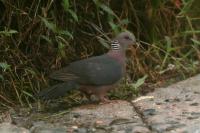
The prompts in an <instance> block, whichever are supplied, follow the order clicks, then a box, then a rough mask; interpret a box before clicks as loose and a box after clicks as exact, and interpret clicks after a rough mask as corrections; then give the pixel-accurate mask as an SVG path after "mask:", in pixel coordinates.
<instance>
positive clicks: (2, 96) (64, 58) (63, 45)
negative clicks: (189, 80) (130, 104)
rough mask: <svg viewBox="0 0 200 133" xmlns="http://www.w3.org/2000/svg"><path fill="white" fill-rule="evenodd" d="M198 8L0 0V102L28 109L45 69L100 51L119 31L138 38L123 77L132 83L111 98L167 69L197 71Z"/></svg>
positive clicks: (194, 2) (194, 3) (161, 1)
mask: <svg viewBox="0 0 200 133" xmlns="http://www.w3.org/2000/svg"><path fill="white" fill-rule="evenodd" d="M198 5H199V1H198V0H174V1H166V0H147V1H144V0H141V1H131V0H126V1H118V0H111V1H105V0H102V1H100V0H89V1H87V2H85V1H77V0H71V1H69V0H58V1H52V0H47V1H41V0H34V1H25V0H20V1H17V2H12V1H9V0H8V1H0V7H1V8H0V10H1V11H0V18H1V19H0V55H1V60H0V72H1V73H0V106H3V107H13V106H15V105H21V106H29V107H31V106H32V105H31V104H32V102H34V101H37V97H35V94H37V93H38V92H39V91H40V90H41V89H43V88H46V87H47V86H48V84H49V83H48V82H49V81H48V75H49V73H51V72H52V71H54V70H55V69H59V68H60V67H62V66H64V65H66V64H68V63H70V62H72V61H74V60H78V59H83V58H87V57H90V56H94V55H100V54H102V53H105V52H106V51H107V50H108V47H109V46H108V43H107V42H108V41H109V37H112V36H114V35H115V34H117V33H119V32H120V31H122V30H124V29H128V30H129V31H131V32H133V33H134V34H135V35H136V37H137V39H138V40H139V43H140V47H135V49H132V50H131V51H129V52H128V55H129V60H128V65H127V68H128V72H127V75H128V79H129V82H130V83H136V84H135V85H134V84H131V86H128V87H127V86H126V85H125V84H123V85H125V86H124V87H122V88H125V91H122V94H120V96H116V94H117V93H113V94H111V97H112V96H113V97H120V98H123V97H125V98H127V97H126V96H127V95H128V93H131V94H133V95H134V94H137V93H138V92H139V91H138V88H139V87H140V86H141V84H144V83H145V82H153V83H156V82H157V81H159V79H160V77H162V76H164V75H166V74H167V75H168V74H169V73H170V72H173V73H177V75H181V76H182V77H184V78H185V77H188V76H191V75H194V74H196V73H197V72H198V71H199V70H198V68H199V60H200V50H199V49H200V41H199V33H200V31H199V28H200V27H199V20H200V17H199V12H200V10H199V8H198ZM145 75H147V76H148V77H147V78H146V76H145ZM144 77H145V78H144ZM137 79H138V80H137ZM138 84H139V85H138ZM126 94H127V95H126Z"/></svg>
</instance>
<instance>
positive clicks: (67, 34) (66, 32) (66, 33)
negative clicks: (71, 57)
mask: <svg viewBox="0 0 200 133" xmlns="http://www.w3.org/2000/svg"><path fill="white" fill-rule="evenodd" d="M59 34H61V35H66V36H68V37H70V38H72V39H73V35H72V34H71V33H70V32H69V31H67V30H60V31H59Z"/></svg>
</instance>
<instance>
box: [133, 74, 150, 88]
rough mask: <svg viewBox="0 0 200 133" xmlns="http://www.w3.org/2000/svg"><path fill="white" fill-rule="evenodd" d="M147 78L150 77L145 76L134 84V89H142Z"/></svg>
mask: <svg viewBox="0 0 200 133" xmlns="http://www.w3.org/2000/svg"><path fill="white" fill-rule="evenodd" d="M147 77H148V76H147V75H145V76H144V77H142V78H140V79H138V80H137V82H136V83H134V84H132V87H133V88H135V89H137V88H138V87H140V86H141V85H143V84H144V82H145V79H146V78H147Z"/></svg>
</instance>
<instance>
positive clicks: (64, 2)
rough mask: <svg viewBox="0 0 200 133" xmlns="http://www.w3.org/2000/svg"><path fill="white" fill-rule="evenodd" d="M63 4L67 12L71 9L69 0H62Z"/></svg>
mask: <svg viewBox="0 0 200 133" xmlns="http://www.w3.org/2000/svg"><path fill="white" fill-rule="evenodd" d="M62 6H63V8H64V10H65V11H66V12H67V11H68V10H69V0H62Z"/></svg>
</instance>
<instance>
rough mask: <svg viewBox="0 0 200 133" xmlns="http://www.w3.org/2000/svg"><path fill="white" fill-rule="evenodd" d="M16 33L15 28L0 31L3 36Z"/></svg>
mask: <svg viewBox="0 0 200 133" xmlns="http://www.w3.org/2000/svg"><path fill="white" fill-rule="evenodd" d="M16 33H18V31H16V30H4V31H0V34H3V35H5V36H11V35H12V34H16Z"/></svg>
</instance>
